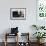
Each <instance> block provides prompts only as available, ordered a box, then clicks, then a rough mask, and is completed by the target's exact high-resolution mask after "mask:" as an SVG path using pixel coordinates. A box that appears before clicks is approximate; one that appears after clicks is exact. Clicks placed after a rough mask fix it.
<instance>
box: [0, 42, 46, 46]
mask: <svg viewBox="0 0 46 46" xmlns="http://www.w3.org/2000/svg"><path fill="white" fill-rule="evenodd" d="M0 46H4V43H3V42H2V43H1V42H0ZM7 46H15V43H12V42H11V43H8V45H7ZM30 46H37V43H33V42H32V43H30ZM41 46H46V43H44V44H43V45H41Z"/></svg>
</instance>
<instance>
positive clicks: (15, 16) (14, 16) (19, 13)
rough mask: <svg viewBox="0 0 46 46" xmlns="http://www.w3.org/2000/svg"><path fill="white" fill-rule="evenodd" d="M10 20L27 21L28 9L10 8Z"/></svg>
mask: <svg viewBox="0 0 46 46" xmlns="http://www.w3.org/2000/svg"><path fill="white" fill-rule="evenodd" d="M10 19H11V20H25V19H26V8H10Z"/></svg>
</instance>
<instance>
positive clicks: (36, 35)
mask: <svg viewBox="0 0 46 46" xmlns="http://www.w3.org/2000/svg"><path fill="white" fill-rule="evenodd" d="M33 35H34V36H35V37H36V38H37V41H38V43H41V42H40V40H41V39H42V38H45V37H44V36H46V33H45V32H35V33H34V34H33Z"/></svg>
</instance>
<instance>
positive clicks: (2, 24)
mask: <svg viewBox="0 0 46 46" xmlns="http://www.w3.org/2000/svg"><path fill="white" fill-rule="evenodd" d="M10 8H26V20H10ZM32 24H36V0H0V34H3V33H4V32H8V31H9V30H7V29H9V28H11V27H16V26H17V27H19V31H20V32H29V33H30V35H32V29H31V25H32ZM9 32H10V31H9Z"/></svg>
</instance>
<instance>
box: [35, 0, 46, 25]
mask: <svg viewBox="0 0 46 46" xmlns="http://www.w3.org/2000/svg"><path fill="white" fill-rule="evenodd" d="M36 7H37V8H36V9H37V15H36V23H37V25H46V0H37V4H36Z"/></svg>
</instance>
